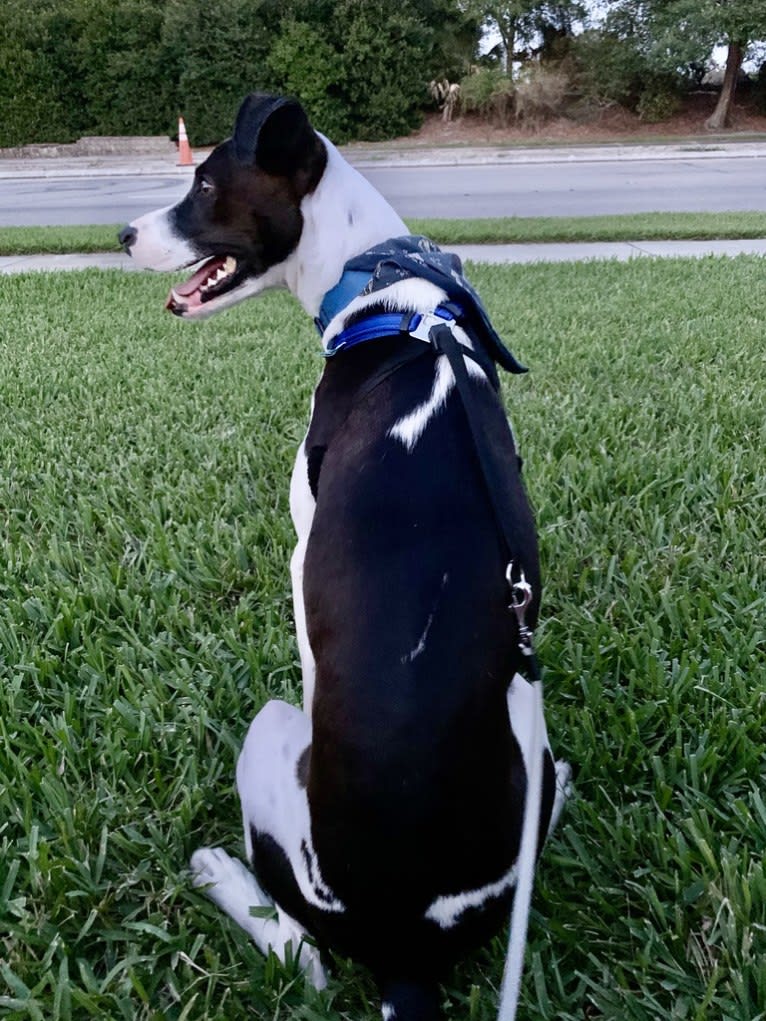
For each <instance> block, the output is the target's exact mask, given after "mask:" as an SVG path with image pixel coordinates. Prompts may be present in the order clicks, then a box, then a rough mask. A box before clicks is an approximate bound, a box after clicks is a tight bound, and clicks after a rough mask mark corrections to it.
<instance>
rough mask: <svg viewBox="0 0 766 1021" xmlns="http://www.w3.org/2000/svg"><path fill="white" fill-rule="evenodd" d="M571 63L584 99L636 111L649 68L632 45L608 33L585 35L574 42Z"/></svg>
mask: <svg viewBox="0 0 766 1021" xmlns="http://www.w3.org/2000/svg"><path fill="white" fill-rule="evenodd" d="M569 60H570V61H571V65H572V69H573V79H574V85H575V87H576V88H577V90H578V91H579V93H580V94H581V96H582V97H583V99H585V100H586V101H588V102H591V103H597V104H599V105H604V104H609V103H619V104H620V105H621V106H627V107H629V108H631V109H633V108H635V106H636V104H637V103H638V100H639V97H640V95H641V92H642V90H643V89H642V83H643V80H644V78H645V76H646V75H647V70H648V69H647V66H646V62H645V61H644V59H643V57H642V56H641V54H640V53H639V52H638V50H637V49H636V47H635V46H634V45H633V44H632V43H630V42H629V41H627V40H626V39H620V38H618V37H617V36H615V35H610V34H608V33H605V32H597V31H589V32H583V33H582V35H579V36H577V37H576V38H575V39H573V40H572V42H571V44H570V48H569Z"/></svg>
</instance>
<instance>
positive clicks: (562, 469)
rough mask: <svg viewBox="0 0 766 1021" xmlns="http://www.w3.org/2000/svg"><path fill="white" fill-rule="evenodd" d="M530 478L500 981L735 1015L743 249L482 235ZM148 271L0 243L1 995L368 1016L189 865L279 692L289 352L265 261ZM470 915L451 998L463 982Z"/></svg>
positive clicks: (538, 1000) (752, 350)
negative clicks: (21, 256) (556, 802)
mask: <svg viewBox="0 0 766 1021" xmlns="http://www.w3.org/2000/svg"><path fill="white" fill-rule="evenodd" d="M473 277H474V280H475V282H476V283H477V285H478V286H479V289H480V290H481V292H482V293H483V294H484V295H485V297H486V301H487V304H488V306H489V308H490V311H491V313H492V314H493V316H494V319H495V322H496V324H497V326H498V327H499V330H500V332H501V334H503V335H504V336H505V337H506V338H507V340H508V342H509V344H510V346H511V348H512V349H513V350H514V351H515V353H516V354H517V355H518V356H519V357H520V358H521V359H523V360H524V361H525V362H526V363H527V364H529V365H530V366H531V368H532V371H531V372H530V373H529V374H528V375H527V376H525V377H523V378H518V377H515V378H513V379H508V380H507V381H506V383H505V387H506V397H507V403H508V406H509V409H510V411H511V415H512V418H513V420H514V423H515V426H516V429H517V433H518V438H519V440H520V443H521V446H522V451H523V453H524V456H525V459H526V467H525V475H526V478H527V484H528V486H529V489H530V493H531V496H532V499H533V502H534V504H535V506H536V511H537V520H538V526H539V531H540V541H541V549H542V554H543V559H544V568H545V577H546V591H545V596H544V607H543V617H544V625H543V627H542V629H541V632H540V639H539V651H540V658H541V659H542V661H543V662H544V663H545V665H546V668H547V696H548V726H549V730H550V733H551V736H552V739H553V741H554V746H555V748H556V751H557V753H558V754H560V755H563V756H565V757H567V758H569V759H570V760H571V761H572V762H573V763H574V764H575V766H576V768H577V770H578V776H577V792H578V793H577V797H576V799H575V800H574V801H573V802H572V803H570V805H569V807H568V808H567V810H566V812H565V815H564V818H563V820H562V824H561V826H560V829H559V832H558V834H557V836H556V837H555V839H554V840H553V841H552V842H551V844H550V845H549V846H548V848H547V849H546V852H545V854H544V856H543V863H542V867H541V871H540V877H539V883H538V887H537V893H536V896H535V904H534V907H535V911H534V914H533V918H532V923H531V933H530V950H529V958H528V960H529V966H528V972H527V975H526V979H525V984H524V994H523V995H524V1000H523V1006H522V1013H521V1017H522V1018H525V1017H526V1018H532V1017H534V1018H536V1019H545V1021H553V1019H555V1021H582V1018H583V1017H585V1016H587V1017H591V1018H603V1019H606V1021H626V1019H627V1021H668V1019H674V1021H687V1019H688V1021H692V1019H695V1021H703V1019H706V1018H716V1019H719V1018H720V1019H726V1021H735V1019H737V1021H741V1019H744V1018H747V1019H749V1021H756V1018H759V1017H762V1016H763V1015H762V1013H761V1012H762V1010H763V1004H764V1003H766V971H764V969H763V960H764V955H765V954H766V865H765V864H764V861H765V858H766V804H765V803H764V797H763V791H764V787H765V785H766V760H765V759H764V752H763V735H764V733H765V732H766V698H765V697H764V683H763V682H764V676H765V671H766V662H765V661H764V660H765V657H764V630H763V621H764V617H765V616H766V597H765V596H764V585H763V577H764V556H765V555H766V547H764V538H763V537H764V535H766V500H765V499H764V487H763V450H764V447H765V446H766V424H765V423H766V395H765V393H764V388H763V385H762V380H763V376H764V368H765V367H766V366H765V365H764V353H763V343H762V322H763V309H762V306H761V305H760V304H758V301H757V297H758V296H759V295H761V294H762V293H763V288H762V263H761V260H759V259H749V258H739V259H734V260H714V259H702V260H699V261H696V260H690V261H682V260H673V261H671V262H662V263H659V262H649V261H647V262H643V261H636V262H634V263H630V264H616V263H601V264H598V263H588V264H571V265H536V266H510V267H502V268H497V267H494V268H490V267H479V268H476V269H475V270H474V272H473ZM166 286H167V283H166V281H165V280H163V279H162V278H158V277H157V276H151V275H148V274H147V275H144V274H124V273H120V272H112V273H99V272H87V273H78V274H60V275H57V274H44V275H33V274H29V275H23V276H18V277H5V278H3V277H0V298H1V299H2V307H3V311H4V315H3V318H2V321H0V345H1V346H2V354H3V360H4V364H5V367H6V371H5V372H4V373H3V376H2V380H1V381H0V440H1V441H2V442H0V452H1V453H0V476H1V477H2V489H1V490H0V492H2V515H3V530H2V533H0V554H1V556H0V595H1V598H0V735H1V737H0V819H2V823H1V824H0V827H1V828H0V933H2V935H0V942H1V945H2V955H1V956H2V963H0V1013H2V1014H3V1016H4V1017H6V1018H8V1019H9V1021H27V1019H31V1021H38V1019H40V1021H42V1019H45V1021H70V1019H78V1018H83V1017H99V1018H105V1019H126V1021H130V1019H140V1021H223V1019H224V1018H244V1017H259V1018H260V1017H263V1018H266V1017H268V1018H275V1019H288V1018H289V1019H295V1021H323V1019H327V1021H342V1019H350V1018H354V1019H355V1021H372V1019H373V1018H375V1019H377V1018H379V1012H378V1007H377V1005H376V1002H375V996H374V991H373V989H372V986H371V983H370V982H369V980H368V978H367V977H366V976H365V975H364V974H362V973H360V972H359V971H357V970H355V969H352V968H351V967H350V966H348V965H347V964H345V963H343V962H338V963H337V964H336V967H335V969H334V977H333V978H332V980H331V984H330V987H329V989H328V990H327V991H325V992H324V993H322V994H316V993H314V992H312V991H310V990H308V989H306V988H305V986H304V983H303V981H302V979H301V977H300V976H298V975H296V973H295V971H294V970H293V969H291V968H289V967H288V968H283V967H281V966H279V965H278V964H277V963H276V962H275V961H274V960H273V959H272V960H269V961H264V960H263V959H262V958H261V957H260V955H259V954H258V953H257V951H256V950H255V949H254V948H253V947H252V946H251V945H250V944H249V943H248V941H247V940H246V939H245V937H244V936H243V935H242V934H240V933H239V932H238V931H236V930H235V929H234V928H233V927H232V926H231V925H230V924H229V923H228V922H226V921H225V920H222V919H221V918H220V916H219V915H218V914H217V912H216V911H215V909H214V908H213V907H212V905H211V904H210V903H209V902H208V901H207V900H206V899H205V897H204V896H203V895H201V894H199V893H197V892H195V891H193V890H192V889H191V887H190V885H189V882H188V877H187V874H186V872H185V866H186V862H187V861H188V859H189V855H190V853H191V851H192V850H193V849H194V848H195V847H196V846H198V845H199V844H201V843H221V844H224V845H225V846H227V847H228V848H229V849H230V850H232V851H233V852H235V853H239V854H241V853H242V843H241V840H242V838H241V832H240V823H239V808H238V804H237V800H236V796H235V794H234V790H233V772H234V763H235V758H236V754H237V748H238V745H239V742H240V741H241V739H242V736H243V734H244V732H245V729H246V727H247V725H248V723H249V721H250V719H251V717H252V716H253V714H254V713H255V712H256V711H257V709H258V708H259V707H260V706H261V705H262V704H263V702H264V701H265V700H266V699H267V698H269V697H274V696H279V697H284V698H287V699H288V700H291V701H297V700H298V699H299V697H300V678H299V671H298V667H297V653H296V648H295V644H294V639H293V636H292V629H291V625H290V622H289V618H290V612H291V611H290V599H289V587H288V564H289V556H290V551H291V547H292V542H293V536H292V528H291V525H290V522H289V518H288V500H287V496H288V479H289V472H290V469H291V464H292V459H293V455H294V450H295V448H296V446H297V445H298V443H299V442H300V439H301V438H302V435H303V431H304V428H305V423H306V415H307V408H308V402H309V398H310V392H311V389H312V385H313V383H314V381H315V379H316V377H317V375H318V372H319V370H320V367H321V362H320V359H319V358H318V356H317V355H316V353H315V352H316V350H317V345H316V338H315V337H314V336H313V333H312V328H311V324H310V323H309V322H308V321H307V320H306V318H305V316H304V315H303V314H302V313H301V312H300V311H299V310H298V309H297V308H296V306H295V305H294V303H292V302H291V301H290V299H288V298H287V296H285V295H279V294H274V295H267V296H265V297H264V298H261V299H259V300H258V302H257V305H256V304H255V303H248V304H247V305H244V306H241V307H239V308H237V309H234V310H232V311H230V312H228V313H226V314H225V315H222V316H220V317H218V318H216V319H215V320H213V321H209V322H204V323H200V324H195V325H190V324H185V323H182V322H180V321H178V320H176V319H173V318H172V317H170V316H169V315H167V313H165V312H163V310H162V305H163V301H164V295H165V290H166ZM503 952H504V946H503V944H502V942H501V941H500V940H498V941H497V942H496V943H495V944H494V945H493V946H492V947H490V948H488V949H487V950H486V951H484V952H482V953H480V954H477V955H476V956H475V958H473V959H472V960H471V961H469V962H467V963H466V964H465V965H464V966H463V967H461V969H460V972H459V974H458V975H457V976H455V978H454V980H452V981H451V982H450V983H449V984H448V986H447V987H446V988H445V991H444V998H445V1003H446V1004H447V1009H448V1016H450V1017H452V1018H456V1019H457V1018H460V1019H464V1018H467V1019H470V1021H489V1019H493V1021H494V1018H495V1009H496V1006H495V1003H496V1001H495V990H496V988H497V985H498V982H499V979H500V971H501V961H502V956H503Z"/></svg>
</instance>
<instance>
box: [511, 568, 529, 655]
mask: <svg viewBox="0 0 766 1021" xmlns="http://www.w3.org/2000/svg"><path fill="white" fill-rule="evenodd" d="M514 566H515V565H514V562H513V561H512V560H511V561H510V563H509V564H508V567H507V568H506V570H505V580H506V581H507V582H508V586H509V588H510V590H511V602H510V604H509V606H508V609H509V610H513V612H514V613H515V615H516V621H517V623H518V626H519V649H520V650H521V651H522V653H523V654H524V655H525V656H532V655H533V654H534V649H533V648H532V632H531V631H530V629H529V628H528V627H527V620H526V617H527V607H528V606H529V604H530V603H531V602H532V586H531V585H530V584H529V582H528V581H527V578H526V575H525V574H524V569H523V568H522V567H519V579H518V581H514V579H513V568H514Z"/></svg>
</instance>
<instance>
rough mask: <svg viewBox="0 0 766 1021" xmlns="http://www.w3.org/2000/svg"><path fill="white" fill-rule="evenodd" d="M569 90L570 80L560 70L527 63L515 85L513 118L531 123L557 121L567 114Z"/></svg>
mask: <svg viewBox="0 0 766 1021" xmlns="http://www.w3.org/2000/svg"><path fill="white" fill-rule="evenodd" d="M569 90H570V83H569V76H568V75H567V73H566V71H565V70H563V68H561V67H557V66H554V65H541V64H535V63H530V64H528V65H527V66H526V67H525V68H524V70H523V72H522V75H521V78H520V79H519V81H518V82H517V83H516V96H515V110H516V116H517V117H518V118H519V120H524V121H529V122H532V123H539V122H540V121H544V120H546V119H547V118H549V117H560V116H561V115H562V114H563V113H564V112H565V111H566V108H567V105H568V102H569Z"/></svg>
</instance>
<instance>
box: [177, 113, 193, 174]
mask: <svg viewBox="0 0 766 1021" xmlns="http://www.w3.org/2000/svg"><path fill="white" fill-rule="evenodd" d="M178 166H179V167H192V166H194V159H193V158H192V151H191V146H190V145H189V136H188V135H187V134H186V125H185V124H184V119H183V117H179V118H178Z"/></svg>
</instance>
